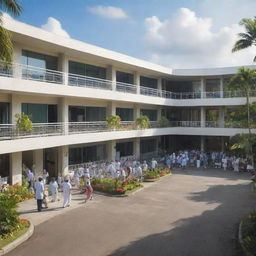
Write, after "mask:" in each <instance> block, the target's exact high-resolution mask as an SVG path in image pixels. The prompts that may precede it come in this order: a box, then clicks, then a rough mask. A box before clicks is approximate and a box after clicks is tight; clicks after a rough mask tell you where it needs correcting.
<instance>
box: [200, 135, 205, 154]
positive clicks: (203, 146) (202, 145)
mask: <svg viewBox="0 0 256 256" xmlns="http://www.w3.org/2000/svg"><path fill="white" fill-rule="evenodd" d="M200 150H201V151H204V150H205V145H204V136H201V145H200Z"/></svg>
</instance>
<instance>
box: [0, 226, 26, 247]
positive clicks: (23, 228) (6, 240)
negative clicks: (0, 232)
mask: <svg viewBox="0 0 256 256" xmlns="http://www.w3.org/2000/svg"><path fill="white" fill-rule="evenodd" d="M29 226H30V224H29V225H28V224H25V225H22V226H21V228H19V229H17V230H15V231H14V232H13V233H12V234H11V235H8V236H6V237H5V238H1V239H0V248H3V247H4V246H6V245H8V244H9V243H11V242H13V241H14V240H16V239H17V238H19V237H20V236H22V235H23V234H25V233H26V232H27V231H28V229H29Z"/></svg>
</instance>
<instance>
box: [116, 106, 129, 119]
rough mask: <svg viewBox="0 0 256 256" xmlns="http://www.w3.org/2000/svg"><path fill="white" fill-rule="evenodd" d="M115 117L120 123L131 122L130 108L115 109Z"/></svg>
mask: <svg viewBox="0 0 256 256" xmlns="http://www.w3.org/2000/svg"><path fill="white" fill-rule="evenodd" d="M116 115H118V116H120V118H121V120H122V121H133V109H132V108H116Z"/></svg>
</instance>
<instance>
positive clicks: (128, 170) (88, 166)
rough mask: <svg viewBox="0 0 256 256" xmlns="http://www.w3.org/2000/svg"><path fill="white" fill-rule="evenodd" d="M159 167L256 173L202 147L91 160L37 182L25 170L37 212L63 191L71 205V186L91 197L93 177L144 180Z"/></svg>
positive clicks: (238, 161) (246, 164)
mask: <svg viewBox="0 0 256 256" xmlns="http://www.w3.org/2000/svg"><path fill="white" fill-rule="evenodd" d="M158 166H165V167H168V168H182V169H186V168H188V167H195V168H203V169H206V168H218V169H220V168H222V169H224V170H233V171H235V172H241V171H247V172H251V173H253V172H254V170H253V166H252V164H251V162H250V160H249V159H248V158H245V157H241V156H236V155H232V154H229V153H225V152H216V151H213V152H204V151H199V150H183V151H178V152H174V153H172V154H166V155H165V156H164V157H161V158H158V159H154V158H152V159H151V160H150V161H146V160H144V161H142V162H140V161H138V160H136V158H135V157H133V156H131V157H124V158H121V159H120V160H117V161H109V162H107V161H100V162H88V163H84V164H79V165H75V166H72V167H71V168H70V170H69V174H68V175H66V176H65V177H61V176H58V177H57V178H56V179H55V178H51V180H49V174H48V172H47V171H46V170H43V171H42V173H41V174H40V175H39V177H38V178H37V181H35V180H36V179H35V174H34V173H33V171H31V170H30V169H28V168H27V169H26V172H25V173H26V179H27V180H28V184H29V185H28V186H29V188H30V189H32V190H34V192H35V197H36V199H37V205H38V211H41V210H42V205H43V204H44V205H45V207H46V208H47V207H48V205H47V197H48V196H47V195H50V196H51V199H52V200H51V201H52V202H56V201H57V200H60V199H59V191H60V190H61V191H62V192H63V207H68V206H70V203H71V190H72V186H74V188H77V189H81V191H82V192H85V191H86V198H85V201H87V200H91V199H92V194H93V188H92V186H91V178H115V179H119V180H125V179H126V178H127V177H131V176H132V177H136V178H137V179H139V180H142V175H143V172H147V171H148V170H150V169H155V168H157V167H158Z"/></svg>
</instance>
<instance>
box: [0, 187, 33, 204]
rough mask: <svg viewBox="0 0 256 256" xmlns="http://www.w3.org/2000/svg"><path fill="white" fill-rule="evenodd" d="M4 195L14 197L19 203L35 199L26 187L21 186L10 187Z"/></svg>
mask: <svg viewBox="0 0 256 256" xmlns="http://www.w3.org/2000/svg"><path fill="white" fill-rule="evenodd" d="M3 194H5V195H7V196H10V197H14V198H15V200H17V202H22V201H24V200H27V199H30V198H33V193H32V192H31V191H30V190H29V189H28V188H27V187H26V186H20V185H19V184H15V185H13V186H9V187H8V188H7V189H6V190H5V191H4V192H3Z"/></svg>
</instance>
